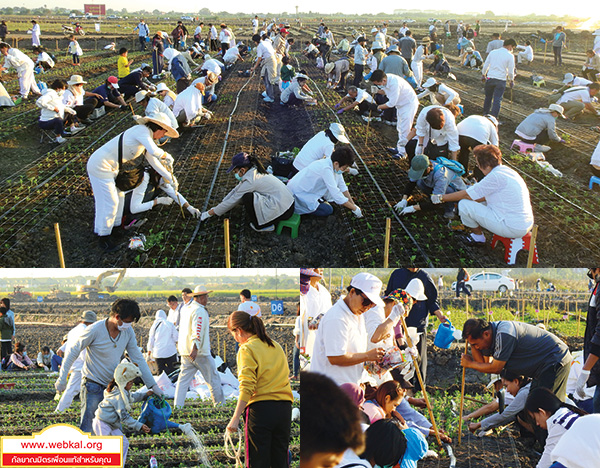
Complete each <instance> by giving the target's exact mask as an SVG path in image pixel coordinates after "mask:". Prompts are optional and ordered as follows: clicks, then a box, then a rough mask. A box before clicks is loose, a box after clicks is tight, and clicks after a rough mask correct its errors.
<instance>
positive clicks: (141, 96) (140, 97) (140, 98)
mask: <svg viewBox="0 0 600 468" xmlns="http://www.w3.org/2000/svg"><path fill="white" fill-rule="evenodd" d="M149 94H150V95H151V93H148V91H144V90H142V91H138V92H137V93H135V102H142V101H143V100H144V99H146V96H148V95H149Z"/></svg>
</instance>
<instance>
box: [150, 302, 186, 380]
mask: <svg viewBox="0 0 600 468" xmlns="http://www.w3.org/2000/svg"><path fill="white" fill-rule="evenodd" d="M155 317H156V318H155V320H154V323H153V324H152V326H151V327H150V332H149V333H148V348H147V349H148V357H149V358H151V359H154V360H155V361H156V365H157V367H158V374H159V375H160V374H162V373H163V371H164V372H166V374H167V375H169V374H170V373H171V372H173V371H174V370H175V364H176V363H177V340H178V339H179V333H178V332H177V328H175V325H173V324H172V323H171V322H169V321H168V320H167V314H166V313H165V311H164V310H162V309H161V310H157V311H156V316H155Z"/></svg>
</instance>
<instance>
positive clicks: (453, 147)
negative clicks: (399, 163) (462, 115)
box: [409, 105, 460, 160]
mask: <svg viewBox="0 0 600 468" xmlns="http://www.w3.org/2000/svg"><path fill="white" fill-rule="evenodd" d="M416 135H417V147H416V150H415V154H426V155H427V156H429V157H430V158H431V159H434V160H435V159H436V158H437V157H438V156H446V157H449V158H450V159H454V160H456V158H457V156H458V150H459V149H460V144H459V142H458V129H457V128H456V120H455V118H454V114H453V113H452V112H451V111H450V110H448V109H447V108H445V107H443V106H441V105H434V106H427V107H425V108H423V110H422V111H421V112H420V113H419V116H418V117H417V124H416ZM446 145H447V148H446ZM409 154H410V152H409Z"/></svg>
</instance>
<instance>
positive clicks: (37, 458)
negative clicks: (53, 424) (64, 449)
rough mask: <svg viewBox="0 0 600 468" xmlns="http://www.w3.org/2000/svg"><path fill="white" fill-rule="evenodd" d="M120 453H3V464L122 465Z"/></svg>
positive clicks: (7, 465)
mask: <svg viewBox="0 0 600 468" xmlns="http://www.w3.org/2000/svg"><path fill="white" fill-rule="evenodd" d="M121 465H122V462H121V454H120V453H99V454H89V453H82V454H76V453H61V454H56V453H37V454H33V453H27V454H23V453H3V454H2V466H5V467H9V466H13V467H17V466H18V467H29V466H80V467H84V466H87V467H92V466H95V467H100V466H105V467H120V466H121Z"/></svg>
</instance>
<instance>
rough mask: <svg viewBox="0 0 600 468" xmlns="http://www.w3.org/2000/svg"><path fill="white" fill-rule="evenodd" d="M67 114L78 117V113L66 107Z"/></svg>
mask: <svg viewBox="0 0 600 468" xmlns="http://www.w3.org/2000/svg"><path fill="white" fill-rule="evenodd" d="M65 112H66V113H67V114H71V115H76V114H77V112H75V111H74V110H73V109H72V108H71V107H65Z"/></svg>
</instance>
